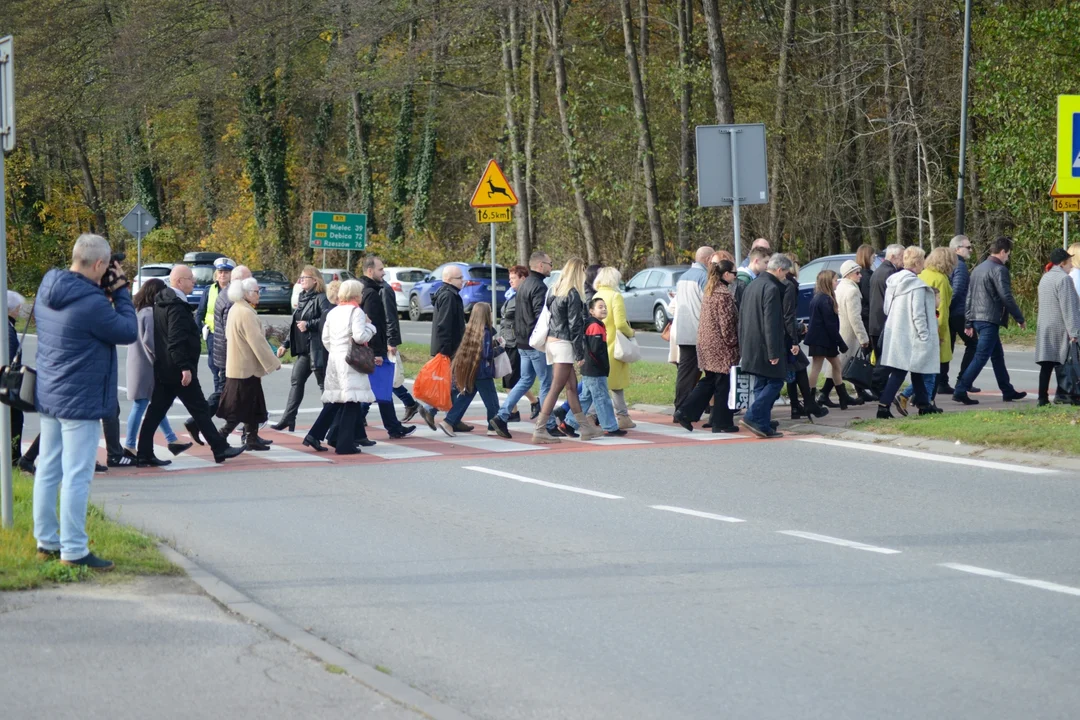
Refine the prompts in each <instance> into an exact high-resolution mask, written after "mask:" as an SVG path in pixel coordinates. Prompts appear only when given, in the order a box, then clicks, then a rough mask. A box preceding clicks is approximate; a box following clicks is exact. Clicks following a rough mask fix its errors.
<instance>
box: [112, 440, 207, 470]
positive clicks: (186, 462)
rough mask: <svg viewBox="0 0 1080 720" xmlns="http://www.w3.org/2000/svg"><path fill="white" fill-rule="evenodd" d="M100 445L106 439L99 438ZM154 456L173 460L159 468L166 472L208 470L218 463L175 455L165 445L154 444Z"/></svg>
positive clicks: (189, 456)
mask: <svg viewBox="0 0 1080 720" xmlns="http://www.w3.org/2000/svg"><path fill="white" fill-rule="evenodd" d="M98 447H105V441H104V440H98ZM154 456H155V457H157V459H158V460H172V464H170V465H166V466H164V467H161V468H158V469H159V470H164V471H166V472H175V471H176V470H206V469H209V468H212V467H214V465H216V463H215V462H214V461H212V460H203V459H202V458H197V457H193V456H191V455H185V454H183V453H180V454H179V455H173V454H172V453H171V452H169V448H167V447H165V446H164V445H154ZM126 467H131V468H133V467H135V465H133V464H132V465H128V466H126Z"/></svg>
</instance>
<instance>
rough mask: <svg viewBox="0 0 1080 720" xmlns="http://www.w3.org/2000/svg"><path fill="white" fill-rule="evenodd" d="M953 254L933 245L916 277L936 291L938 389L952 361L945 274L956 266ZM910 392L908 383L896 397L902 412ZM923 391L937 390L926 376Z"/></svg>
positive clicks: (931, 393)
mask: <svg viewBox="0 0 1080 720" xmlns="http://www.w3.org/2000/svg"><path fill="white" fill-rule="evenodd" d="M956 258H957V255H956V252H955V251H953V250H950V249H949V248H944V247H939V248H934V249H933V250H932V251H931V252H930V254H929V255H927V256H926V265H925V267H924V268H923V271H922V272H921V273H919V279H920V280H922V281H923V282H924V283H926V284H927V285H929V286H930V287H932V288H933V289H934V290H936V291H937V295H938V304H937V306H938V313H937V332H938V348H939V351H940V353H941V371H940V372H939V373H938V376H937V380H936V386H937V389H938V390H940V389H941V387H942V384H943V383H944V384H947V383H948V382H949V363H950V362H952V343H951V342H949V306H950V305H952V297H953V291H952V283H951V282H950V281H949V278H950V277H951V276H952V271H953V270H954V269H955V268H956ZM914 392H915V391H914V389H913V388H912V387H911V386H910V385H909V386H908V387H907V388H905V389H904V392H903V393H902V394H901V395H900V396H898V397H897V401H896V402H897V406H896V407H897V409H898V410H899V411H900V413H901V414H902V415H906V414H907V400H909V399H910V398H911V396H912V395H913V394H914ZM926 392H927V395H928V396H930V397H931V398H932V397H934V396H935V395H936V394H937V391H936V390H935V389H934V388H932V387H930V381H929V380H927V388H926Z"/></svg>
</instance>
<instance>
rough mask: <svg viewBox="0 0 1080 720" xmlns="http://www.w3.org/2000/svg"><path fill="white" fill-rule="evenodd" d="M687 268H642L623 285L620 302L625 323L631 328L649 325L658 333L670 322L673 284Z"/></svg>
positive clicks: (673, 266) (687, 266)
mask: <svg viewBox="0 0 1080 720" xmlns="http://www.w3.org/2000/svg"><path fill="white" fill-rule="evenodd" d="M689 269H690V266H689V265H664V266H661V267H654V268H645V269H644V270H642V271H641V272H639V273H638V274H637V275H634V277H632V278H630V280H629V281H628V282H627V283H626V287H625V289H624V290H623V293H622V295H623V302H624V303H625V304H626V319H627V321H628V322H630V323H633V324H646V323H647V324H650V325H652V326H653V327H655V328H656V331H657V332H662V331H663V329H664V326H665V325H667V324H668V323H669V322H670V321H671V310H670V307H671V301H672V300H674V299H675V284H676V283H678V282H679V278H681V277H682V276H683V273H685V272H686V271H687V270H689Z"/></svg>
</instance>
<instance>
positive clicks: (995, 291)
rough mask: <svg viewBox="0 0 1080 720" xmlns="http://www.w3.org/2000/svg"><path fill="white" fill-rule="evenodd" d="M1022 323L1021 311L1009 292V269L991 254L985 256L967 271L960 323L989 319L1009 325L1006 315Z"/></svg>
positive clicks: (1002, 324)
mask: <svg viewBox="0 0 1080 720" xmlns="http://www.w3.org/2000/svg"><path fill="white" fill-rule="evenodd" d="M1010 315H1012V316H1013V317H1014V318H1016V322H1018V323H1022V322H1024V313H1023V312H1021V310H1020V306H1019V305H1017V304H1016V298H1014V297H1013V293H1012V281H1011V280H1010V279H1009V268H1007V267H1005V265H1004V264H1003V263H1002V262H1001V261H1000V260H998V259H997V258H995V257H990V258H987V259H986V260H985V261H983V262H981V263H979V266H978V267H976V268H975V269H974V270H972V271H971V285H970V286H969V287H968V298H967V307H966V309H965V312H964V324H965V325H966V326H967V327H973V326H974V324H975V323H977V322H989V323H994V324H995V325H1000V326H1002V327H1007V326H1008V325H1009V316H1010Z"/></svg>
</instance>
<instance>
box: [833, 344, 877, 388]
mask: <svg viewBox="0 0 1080 720" xmlns="http://www.w3.org/2000/svg"><path fill="white" fill-rule="evenodd" d="M840 377H842V378H843V379H844V380H846V381H848V382H849V383H851V384H852V385H854V386H855V387H856V388H857V389H859V390H867V389H869V388H870V386H871V385H873V384H874V366H873V365H871V364H870V351H869V350H864V349H862V348H860V349H859V351H858V352H857V353H855V354H854V355H852V356H851V357H850V358H848V361H847V362H846V363H844V368H843V372H842V373H841V374H840Z"/></svg>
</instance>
